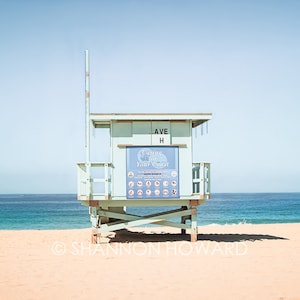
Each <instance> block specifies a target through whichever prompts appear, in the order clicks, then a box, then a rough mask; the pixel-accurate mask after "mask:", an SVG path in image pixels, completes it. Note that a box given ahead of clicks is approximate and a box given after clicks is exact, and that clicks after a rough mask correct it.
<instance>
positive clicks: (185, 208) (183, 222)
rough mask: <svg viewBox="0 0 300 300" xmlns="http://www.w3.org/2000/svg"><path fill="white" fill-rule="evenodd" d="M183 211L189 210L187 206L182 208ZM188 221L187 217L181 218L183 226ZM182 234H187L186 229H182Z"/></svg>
mask: <svg viewBox="0 0 300 300" xmlns="http://www.w3.org/2000/svg"><path fill="white" fill-rule="evenodd" d="M181 208H182V209H184V210H187V206H181ZM186 220H188V217H187V216H182V217H181V224H185V222H186ZM181 234H186V229H184V228H182V229H181Z"/></svg>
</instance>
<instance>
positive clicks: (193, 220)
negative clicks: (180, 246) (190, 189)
mask: <svg viewBox="0 0 300 300" xmlns="http://www.w3.org/2000/svg"><path fill="white" fill-rule="evenodd" d="M191 210H192V213H191V242H196V241H197V235H198V228H197V206H191Z"/></svg>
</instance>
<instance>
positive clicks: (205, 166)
mask: <svg viewBox="0 0 300 300" xmlns="http://www.w3.org/2000/svg"><path fill="white" fill-rule="evenodd" d="M192 172H193V194H199V195H200V198H203V199H204V198H206V199H209V198H210V163H208V162H195V163H193V169H192Z"/></svg>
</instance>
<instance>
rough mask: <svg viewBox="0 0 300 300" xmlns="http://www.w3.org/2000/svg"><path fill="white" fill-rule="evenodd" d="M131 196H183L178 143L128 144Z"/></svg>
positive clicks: (128, 181) (138, 197)
mask: <svg viewBox="0 0 300 300" xmlns="http://www.w3.org/2000/svg"><path fill="white" fill-rule="evenodd" d="M126 160H127V161H126V185H127V188H126V193H127V199H147V198H148V199H150V198H160V199H161V198H179V196H180V195H179V175H178V174H179V171H178V169H179V168H178V146H163V147H162V146H149V147H147V146H145V147H143V146H127V147H126Z"/></svg>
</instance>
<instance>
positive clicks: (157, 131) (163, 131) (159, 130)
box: [154, 128, 169, 134]
mask: <svg viewBox="0 0 300 300" xmlns="http://www.w3.org/2000/svg"><path fill="white" fill-rule="evenodd" d="M154 134H169V131H168V128H156V129H155V130H154Z"/></svg>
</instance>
